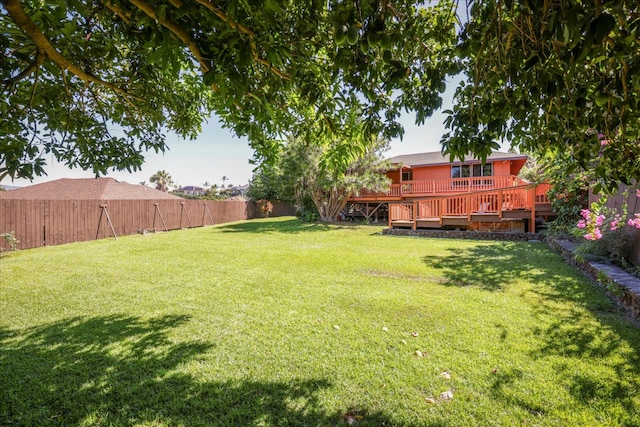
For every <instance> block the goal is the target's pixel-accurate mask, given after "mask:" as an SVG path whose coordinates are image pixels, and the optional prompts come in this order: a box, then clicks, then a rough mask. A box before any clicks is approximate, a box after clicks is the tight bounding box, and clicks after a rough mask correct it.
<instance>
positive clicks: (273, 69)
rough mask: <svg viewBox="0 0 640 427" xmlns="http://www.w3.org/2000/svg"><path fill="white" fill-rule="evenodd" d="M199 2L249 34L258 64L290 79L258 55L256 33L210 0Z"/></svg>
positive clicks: (281, 76) (235, 27) (232, 26)
mask: <svg viewBox="0 0 640 427" xmlns="http://www.w3.org/2000/svg"><path fill="white" fill-rule="evenodd" d="M196 1H197V2H198V3H199V4H201V5H202V6H204V7H206V8H207V9H209V11H211V12H213V14H214V15H216V16H217V17H218V18H220V19H222V20H223V21H224V22H226V23H227V25H229V26H230V27H231V28H234V29H235V30H238V31H240V32H241V33H243V34H246V35H247V36H249V44H250V46H251V53H252V54H253V59H254V60H255V61H256V62H258V63H259V64H262V65H264V66H265V67H267V68H268V69H269V71H271V72H272V73H273V74H275V75H276V76H278V77H280V78H281V79H284V80H291V77H290V76H289V75H288V74H286V73H284V72H283V71H282V70H280V69H278V68H277V67H274V66H273V64H271V63H270V62H269V61H267V60H266V59H262V58H261V57H260V56H259V55H258V48H257V46H256V43H255V41H254V38H255V35H256V33H255V32H253V31H252V30H251V29H250V28H248V27H246V26H244V25H242V24H239V23H237V22H236V21H234V20H233V19H231V18H230V17H229V16H228V15H227V14H226V13H224V11H223V10H222V9H220V8H219V7H217V6H215V5H214V4H212V3H211V0H196Z"/></svg>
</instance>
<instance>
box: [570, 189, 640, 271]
mask: <svg viewBox="0 0 640 427" xmlns="http://www.w3.org/2000/svg"><path fill="white" fill-rule="evenodd" d="M636 194H637V196H638V197H640V190H639V191H638V192H637V193H636ZM623 198H624V200H625V204H623V205H622V207H621V209H620V212H618V210H617V209H611V208H607V207H606V206H604V204H605V203H606V200H607V198H606V197H602V198H601V199H600V200H599V201H598V202H594V203H592V204H591V208H590V209H582V210H581V211H580V215H581V217H582V219H580V220H579V221H578V222H577V224H576V225H575V230H574V234H575V235H577V236H579V237H583V238H584V239H585V240H584V241H583V242H582V243H581V245H580V247H579V248H578V254H579V255H580V256H588V255H592V256H597V257H600V258H606V259H608V260H609V261H612V262H614V263H616V264H620V265H622V266H623V267H626V266H628V265H629V261H628V260H629V259H630V256H631V248H632V239H633V235H634V234H633V233H634V230H636V229H640V213H636V214H633V215H629V214H628V211H627V205H626V200H628V193H626V192H625V194H624V195H623Z"/></svg>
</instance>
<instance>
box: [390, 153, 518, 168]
mask: <svg viewBox="0 0 640 427" xmlns="http://www.w3.org/2000/svg"><path fill="white" fill-rule="evenodd" d="M527 158H528V156H527V155H525V154H517V153H502V152H500V151H494V152H492V153H491V154H490V155H489V156H488V157H487V161H495V160H526V159H527ZM389 161H390V162H391V163H394V164H402V165H404V166H411V167H413V166H435V165H442V164H460V163H474V162H475V163H479V162H480V161H479V160H478V159H477V158H476V157H475V156H473V155H471V154H469V155H467V156H465V158H464V162H461V161H460V160H456V161H454V162H450V161H449V156H448V155H446V156H445V155H443V154H442V153H441V152H440V151H434V152H431V153H417V154H402V155H400V156H395V157H392V158H390V159H389Z"/></svg>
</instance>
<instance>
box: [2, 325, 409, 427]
mask: <svg viewBox="0 0 640 427" xmlns="http://www.w3.org/2000/svg"><path fill="white" fill-rule="evenodd" d="M188 321H189V318H188V317H185V316H164V317H160V318H155V319H141V318H137V317H129V316H108V317H95V318H72V319H67V320H62V321H58V322H54V323H50V324H46V325H42V326H39V327H35V328H30V329H27V330H24V331H8V330H0V338H1V340H2V341H1V342H0V345H1V347H0V425H135V424H140V423H142V424H153V425H160V424H161V425H169V426H171V425H188V426H197V425H201V426H205V425H207V426H210V425H216V426H225V425H228V426H238V425H279V426H284V425H323V426H324V425H341V424H343V425H346V423H347V421H348V417H347V418H345V414H348V410H349V409H350V408H345V411H344V412H343V413H327V412H326V411H325V410H323V409H322V407H321V405H320V404H319V399H318V393H319V392H322V391H323V390H327V389H329V388H330V387H331V383H330V382H329V381H328V380H327V379H323V378H318V379H305V380H294V381H287V382H277V381H275V382H261V381H252V380H241V379H237V380H235V379H226V378H225V379H224V380H216V379H215V378H203V377H204V376H203V377H198V376H197V374H193V375H192V374H191V372H189V373H185V371H180V370H179V368H181V367H182V366H183V365H184V364H185V363H187V362H193V361H196V362H197V361H198V359H200V358H202V356H203V354H204V353H205V352H207V351H208V350H210V349H212V348H213V347H215V345H214V344H210V343H202V342H200V343H175V342H173V341H172V340H171V339H170V338H169V332H170V331H171V330H172V329H175V328H178V327H180V325H182V324H184V323H185V322H188ZM203 363H205V362H204V360H203ZM195 366H198V365H197V364H196V365H195ZM196 369H197V368H196ZM355 416H356V417H358V418H357V420H358V423H357V424H358V425H376V426H379V425H397V423H394V422H392V421H391V419H390V417H388V416H387V415H385V414H381V413H371V412H368V411H367V410H366V409H362V410H360V409H359V410H358V411H357V412H356V413H355Z"/></svg>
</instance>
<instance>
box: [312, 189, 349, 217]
mask: <svg viewBox="0 0 640 427" xmlns="http://www.w3.org/2000/svg"><path fill="white" fill-rule="evenodd" d="M311 198H312V199H313V203H314V204H315V205H316V208H317V209H318V213H319V214H320V221H322V222H335V221H336V220H337V218H338V215H340V212H341V211H342V209H344V207H345V206H346V204H347V201H348V200H349V194H347V193H345V192H342V191H339V190H338V189H336V188H332V189H331V190H329V191H323V190H318V191H314V192H312V193H311Z"/></svg>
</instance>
